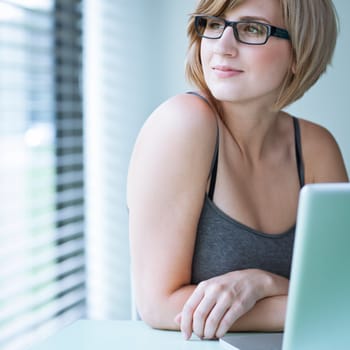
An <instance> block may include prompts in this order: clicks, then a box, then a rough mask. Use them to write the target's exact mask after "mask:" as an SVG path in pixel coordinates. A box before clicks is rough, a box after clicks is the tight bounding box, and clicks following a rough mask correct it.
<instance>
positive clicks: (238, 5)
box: [222, 0, 283, 25]
mask: <svg viewBox="0 0 350 350" xmlns="http://www.w3.org/2000/svg"><path fill="white" fill-rule="evenodd" d="M227 5H228V6H227V7H226V9H225V10H224V12H223V13H222V16H224V17H226V18H227V19H230V20H239V19H241V18H246V17H253V18H261V19H265V20H266V21H267V22H270V23H273V24H275V25H282V24H283V15H282V6H281V3H280V0H243V1H234V2H232V1H231V2H227Z"/></svg>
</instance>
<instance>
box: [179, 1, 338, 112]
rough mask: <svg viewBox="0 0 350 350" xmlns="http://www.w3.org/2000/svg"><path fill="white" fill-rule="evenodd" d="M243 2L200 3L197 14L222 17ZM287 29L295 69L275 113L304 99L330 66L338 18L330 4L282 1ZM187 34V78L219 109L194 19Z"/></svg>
mask: <svg viewBox="0 0 350 350" xmlns="http://www.w3.org/2000/svg"><path fill="white" fill-rule="evenodd" d="M243 2H244V0H201V1H199V2H198V5H197V8H196V10H195V14H196V13H197V14H208V15H212V16H221V15H222V14H223V13H224V12H225V11H227V10H228V9H232V8H234V7H236V6H238V5H239V4H241V3H243ZM280 3H281V8H282V13H283V21H284V25H285V28H286V29H287V30H288V32H289V35H290V37H291V45H292V53H293V60H292V62H293V67H290V70H289V71H288V73H287V74H286V77H285V79H284V82H283V84H282V87H281V91H280V94H279V96H278V98H277V100H276V102H275V105H274V108H275V109H276V110H279V109H282V108H284V107H286V106H287V105H289V104H291V103H292V102H294V101H296V100H297V99H299V98H300V97H302V96H303V95H304V93H305V92H306V91H307V90H308V89H309V88H310V87H311V86H312V85H314V84H315V83H316V81H317V80H318V79H319V77H320V76H321V75H322V74H323V73H324V72H325V71H326V69H327V66H328V65H329V64H330V63H331V60H332V57H333V53H334V49H335V45H336V40H337V35H338V17H337V13H336V9H335V7H334V5H333V3H332V1H331V0H280ZM187 34H188V38H189V47H188V53H187V61H186V76H187V79H188V80H189V82H191V83H192V84H194V85H195V86H197V87H198V88H199V89H200V90H201V91H203V92H204V93H206V94H207V95H208V97H209V99H210V100H211V102H212V103H213V104H214V105H215V107H216V108H218V105H217V103H215V99H214V98H213V96H212V95H211V93H210V91H209V88H208V86H207V84H206V82H205V79H204V75H203V69H202V65H201V59H200V42H201V38H200V37H198V35H197V34H196V31H195V27H194V17H193V16H191V17H190V20H189V23H188V29H187Z"/></svg>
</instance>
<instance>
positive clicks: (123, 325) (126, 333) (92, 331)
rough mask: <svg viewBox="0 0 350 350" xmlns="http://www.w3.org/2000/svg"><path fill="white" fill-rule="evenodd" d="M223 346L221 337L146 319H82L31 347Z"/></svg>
mask: <svg viewBox="0 0 350 350" xmlns="http://www.w3.org/2000/svg"><path fill="white" fill-rule="evenodd" d="M73 349H74V350H119V349H120V350H129V349H130V350H134V349H135V350H136V349H143V350H151V349H152V350H195V349H200V350H219V349H221V350H222V347H221V346H220V344H219V342H218V341H217V340H200V339H198V338H197V337H196V336H192V338H191V339H190V340H189V341H185V340H184V339H183V337H182V334H181V333H180V332H171V331H160V330H154V329H151V328H150V327H148V326H147V325H146V324H144V323H143V322H142V321H88V320H80V321H77V322H75V323H73V324H72V325H70V326H68V327H66V328H64V329H63V330H61V331H60V332H58V333H57V334H56V335H54V336H52V337H50V338H48V339H47V340H46V341H44V342H43V343H41V344H39V345H37V346H34V347H33V348H31V349H30V350H73Z"/></svg>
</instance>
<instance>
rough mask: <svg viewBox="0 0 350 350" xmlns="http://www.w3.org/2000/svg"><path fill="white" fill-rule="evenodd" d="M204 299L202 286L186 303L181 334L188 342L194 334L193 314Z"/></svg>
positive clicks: (182, 314)
mask: <svg viewBox="0 0 350 350" xmlns="http://www.w3.org/2000/svg"><path fill="white" fill-rule="evenodd" d="M203 297H204V290H203V288H202V287H200V284H199V285H198V286H197V288H196V289H195V290H194V292H193V293H192V295H191V296H190V297H189V299H188V300H187V301H186V303H185V305H184V307H183V310H182V313H181V326H180V329H181V332H182V334H183V335H184V338H185V339H186V340H187V339H189V338H190V337H191V334H192V323H193V313H194V311H195V310H196V308H197V306H198V305H199V303H200V302H201V300H202V299H203Z"/></svg>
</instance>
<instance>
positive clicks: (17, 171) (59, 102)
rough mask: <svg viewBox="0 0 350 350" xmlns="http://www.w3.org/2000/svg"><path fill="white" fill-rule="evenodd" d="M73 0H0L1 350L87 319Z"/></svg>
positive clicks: (77, 29) (77, 22)
mask: <svg viewBox="0 0 350 350" xmlns="http://www.w3.org/2000/svg"><path fill="white" fill-rule="evenodd" d="M81 17H82V12H81V4H80V1H78V0H69V1H68V0H67V1H64V0H57V1H56V2H54V1H52V0H41V1H34V0H23V1H20V0H16V1H15V0H13V1H0V111H1V116H0V196H1V203H0V208H1V209H0V348H1V349H23V348H26V347H27V346H28V345H29V344H31V343H33V342H36V341H38V340H39V339H42V338H44V337H46V336H48V335H49V334H52V333H54V332H55V331H57V330H58V329H60V328H61V327H63V326H64V325H66V324H67V323H70V322H72V321H73V320H75V319H78V318H81V317H82V316H84V314H85V270H84V263H85V260H84V238H83V232H84V200H83V190H84V183H83V179H84V175H83V170H84V168H83V149H82V136H83V134H82V94H81V86H80V80H81V66H82V64H81V52H82V47H81V37H82V33H81Z"/></svg>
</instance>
